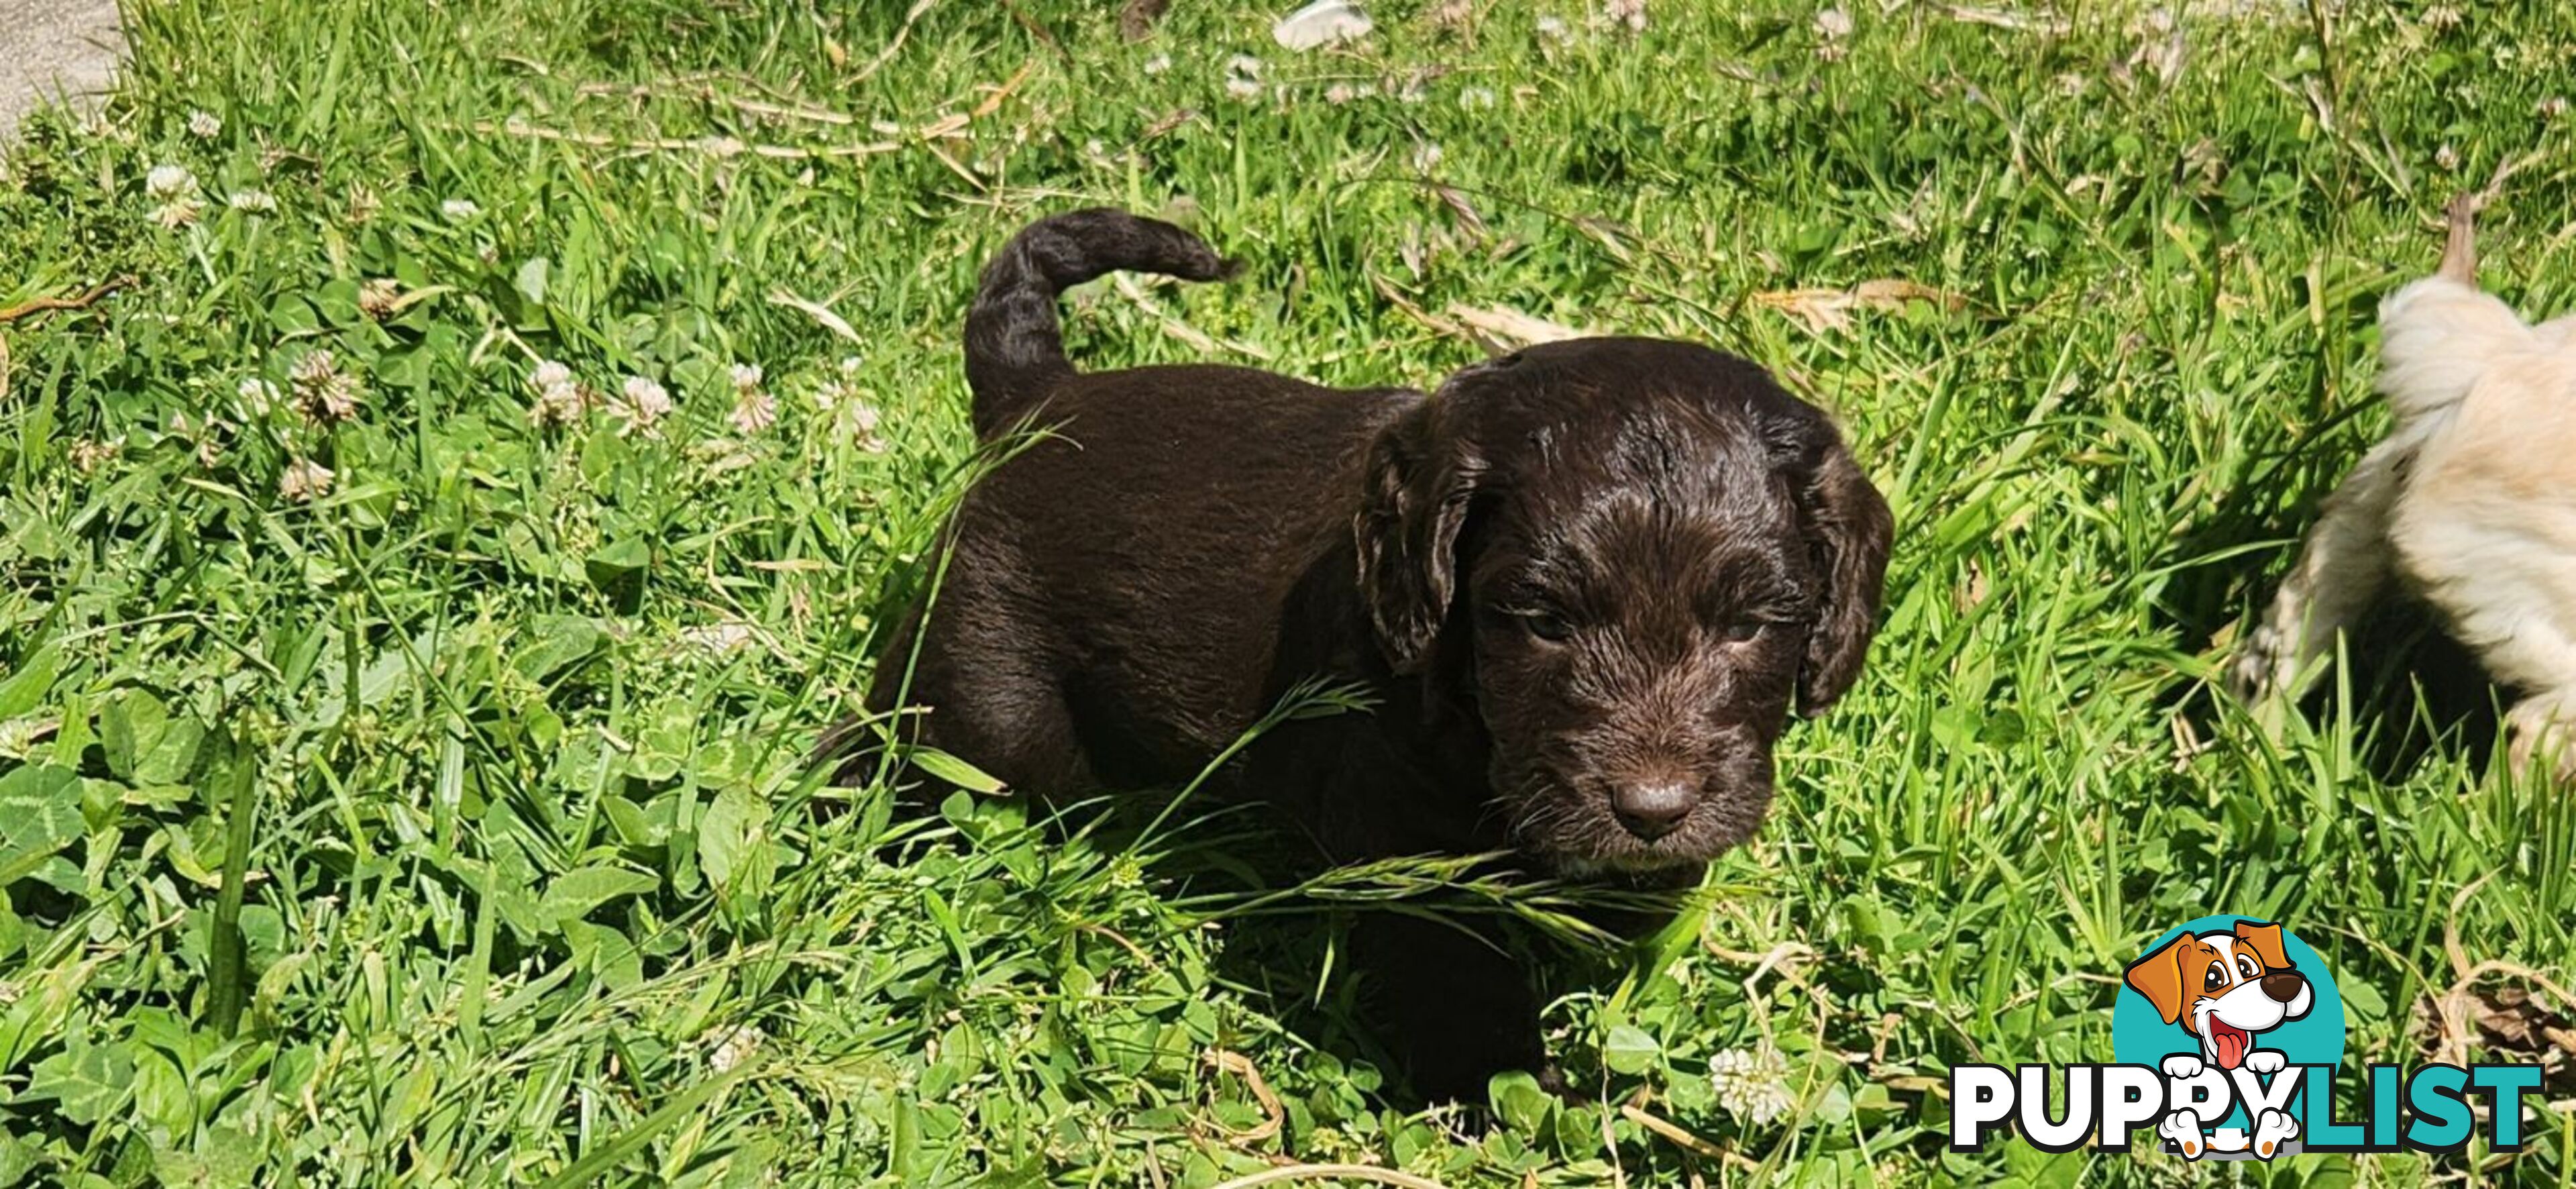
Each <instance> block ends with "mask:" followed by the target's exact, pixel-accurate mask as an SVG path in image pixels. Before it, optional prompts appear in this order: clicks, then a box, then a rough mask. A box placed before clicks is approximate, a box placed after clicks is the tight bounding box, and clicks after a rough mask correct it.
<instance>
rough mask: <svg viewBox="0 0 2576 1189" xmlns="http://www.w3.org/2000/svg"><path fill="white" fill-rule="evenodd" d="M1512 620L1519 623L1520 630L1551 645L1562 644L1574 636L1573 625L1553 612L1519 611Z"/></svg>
mask: <svg viewBox="0 0 2576 1189" xmlns="http://www.w3.org/2000/svg"><path fill="white" fill-rule="evenodd" d="M1513 618H1515V619H1518V620H1520V621H1521V630H1523V631H1526V632H1528V633H1529V634H1531V635H1533V636H1536V637H1538V638H1539V639H1541V640H1545V641H1547V642H1549V643H1551V644H1562V643H1564V642H1565V639H1566V637H1568V636H1571V635H1573V634H1574V625H1573V624H1570V623H1567V622H1565V617H1564V616H1562V615H1559V614H1557V613H1556V612H1554V611H1520V612H1515V613H1514V615H1513Z"/></svg>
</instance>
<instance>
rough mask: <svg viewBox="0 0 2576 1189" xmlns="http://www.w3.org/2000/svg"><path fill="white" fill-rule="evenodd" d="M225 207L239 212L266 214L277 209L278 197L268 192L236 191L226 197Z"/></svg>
mask: <svg viewBox="0 0 2576 1189" xmlns="http://www.w3.org/2000/svg"><path fill="white" fill-rule="evenodd" d="M224 205H225V206H228V207H231V208H233V209H234V210H237V211H252V212H256V213H260V214H266V213H268V212H270V211H273V210H276V209H277V196H276V195H274V194H271V193H269V192H268V191H266V190H235V191H233V192H232V193H230V194H226V195H224Z"/></svg>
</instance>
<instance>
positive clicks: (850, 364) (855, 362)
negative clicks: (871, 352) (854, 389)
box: [834, 355, 867, 376]
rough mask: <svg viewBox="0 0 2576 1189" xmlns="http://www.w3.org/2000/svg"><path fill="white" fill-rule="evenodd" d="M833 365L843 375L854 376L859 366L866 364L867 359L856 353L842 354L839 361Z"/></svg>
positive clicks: (857, 372)
mask: <svg viewBox="0 0 2576 1189" xmlns="http://www.w3.org/2000/svg"><path fill="white" fill-rule="evenodd" d="M834 366H835V367H836V368H837V369H838V370H839V371H840V373H841V374H842V375H843V376H855V375H857V374H859V369H860V368H862V367H865V366H867V361H866V360H864V359H861V358H859V357H858V356H856V355H844V356H842V357H841V362H840V363H838V364H836V365H834Z"/></svg>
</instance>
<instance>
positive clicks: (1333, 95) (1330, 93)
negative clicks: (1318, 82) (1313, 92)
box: [1324, 83, 1356, 105]
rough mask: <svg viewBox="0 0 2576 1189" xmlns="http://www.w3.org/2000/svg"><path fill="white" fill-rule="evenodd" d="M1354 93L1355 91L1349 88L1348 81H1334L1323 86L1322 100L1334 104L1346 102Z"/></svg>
mask: <svg viewBox="0 0 2576 1189" xmlns="http://www.w3.org/2000/svg"><path fill="white" fill-rule="evenodd" d="M1354 94H1356V92H1354V91H1352V90H1351V85H1350V84H1349V83H1334V84H1333V85H1332V86H1329V87H1326V88H1324V102H1326V103H1331V104H1335V105H1339V104H1344V103H1348V102H1350V101H1351V97H1352V96H1353V95H1354Z"/></svg>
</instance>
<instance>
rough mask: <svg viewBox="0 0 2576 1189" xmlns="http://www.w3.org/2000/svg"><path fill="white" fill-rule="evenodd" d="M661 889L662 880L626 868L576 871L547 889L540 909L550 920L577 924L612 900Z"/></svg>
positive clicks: (565, 875) (576, 869) (594, 867)
mask: <svg viewBox="0 0 2576 1189" xmlns="http://www.w3.org/2000/svg"><path fill="white" fill-rule="evenodd" d="M660 886H662V881H661V880H660V879H658V878H655V877H654V876H650V875H646V874H644V873H642V872H638V871H629V870H626V869H625V868H623V867H605V866H591V867H575V868H573V869H572V870H570V871H567V872H564V873H563V874H562V875H559V876H556V877H555V881H554V882H553V883H551V884H548V885H546V895H545V899H544V900H543V901H542V902H541V903H540V905H539V908H540V911H542V912H543V913H544V914H545V916H546V919H547V920H550V921H557V922H561V921H575V920H580V919H581V918H583V917H585V916H588V915H590V912H591V910H592V909H595V908H598V907H599V906H600V905H602V904H606V903H608V902H609V901H611V900H615V899H617V898H619V897H621V896H633V895H638V894H641V893H644V892H650V891H652V890H653V889H655V888H658V887H660Z"/></svg>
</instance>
